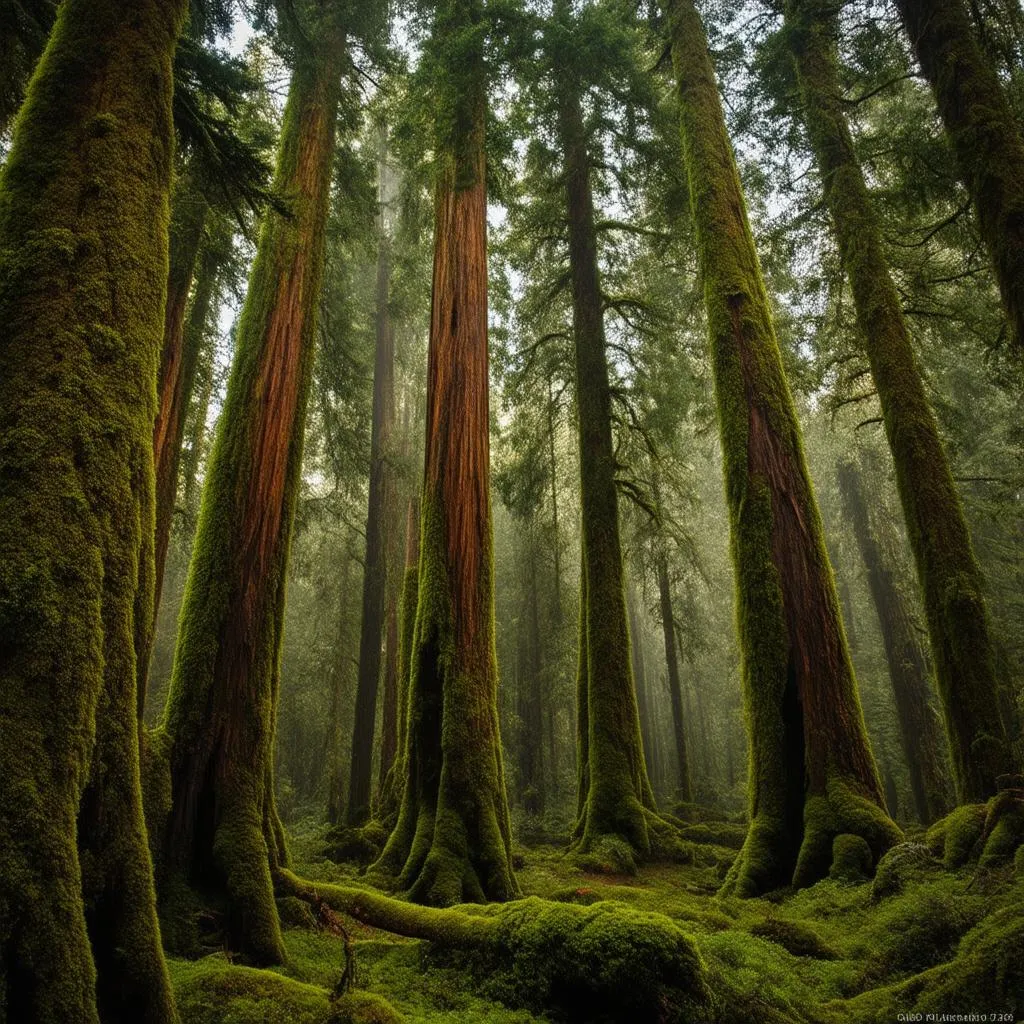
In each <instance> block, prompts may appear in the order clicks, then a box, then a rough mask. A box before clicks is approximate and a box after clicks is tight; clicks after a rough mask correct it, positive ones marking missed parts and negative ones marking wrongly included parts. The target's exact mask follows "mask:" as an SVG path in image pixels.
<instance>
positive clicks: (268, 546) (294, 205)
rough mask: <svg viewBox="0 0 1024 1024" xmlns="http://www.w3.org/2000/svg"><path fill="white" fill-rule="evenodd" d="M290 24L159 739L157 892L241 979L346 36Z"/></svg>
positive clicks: (269, 843)
mask: <svg viewBox="0 0 1024 1024" xmlns="http://www.w3.org/2000/svg"><path fill="white" fill-rule="evenodd" d="M291 14H292V16H299V15H301V16H303V17H304V19H308V20H307V21H306V23H305V24H304V25H302V30H301V31H298V26H295V29H296V33H295V34H296V36H297V38H296V40H295V45H294V46H293V47H292V54H293V61H294V71H293V74H292V81H291V86H290V88H289V93H288V102H287V104H286V107H285V112H284V120H283V124H282V128H281V141H280V150H279V154H278V166H277V173H276V178H275V186H274V187H275V192H276V193H277V194H279V195H281V196H282V197H283V198H284V199H285V200H287V201H288V202H289V203H290V204H291V212H290V216H283V215H282V214H280V213H278V212H276V211H273V212H270V213H269V214H268V216H267V218H266V220H265V221H264V225H263V229H262V232H261V235H260V241H259V246H258V249H257V253H256V259H255V262H254V264H253V268H252V272H251V274H250V279H249V289H248V293H247V295H246V301H245V305H244V307H243V310H242V314H241V317H240V320H239V325H238V332H237V338H236V354H235V360H234V364H233V366H232V370H231V378H230V380H229V382H228V390H227V396H226V398H225V402H224V411H223V413H222V415H221V418H220V424H219V426H218V430H217V436H216V439H215V441H214V446H213V451H212V453H211V455H210V464H209V469H208V471H207V477H206V484H205V487H204V491H203V501H202V509H201V512H200V516H199V525H198V530H197V535H196V542H195V550H194V553H193V556H192V563H191V565H190V568H189V577H188V583H187V586H186V591H185V598H184V603H183V605H182V611H181V620H180V625H179V635H178V646H177V650H176V652H175V658H174V668H173V672H172V677H171V686H170V692H169V694H168V700H167V707H166V711H165V715H164V722H163V726H162V728H163V732H164V734H165V735H164V737H163V738H162V746H163V748H164V750H165V753H166V756H167V758H168V761H169V770H170V783H171V794H172V801H171V807H170V813H169V815H168V818H167V821H166V822H165V823H162V827H161V829H160V832H161V835H162V843H161V848H162V853H163V856H164V858H165V859H166V865H165V871H166V872H167V875H166V876H165V877H170V875H180V876H182V877H183V878H184V880H185V881H186V882H187V883H189V884H191V885H192V886H193V887H195V888H196V889H197V890H199V891H200V892H211V893H213V894H215V895H217V896H219V897H220V899H221V900H222V901H223V903H224V904H225V906H226V910H227V921H226V928H225V932H226V936H227V939H228V942H229V943H230V945H231V946H232V947H233V948H235V949H237V950H239V951H240V952H241V953H243V954H244V955H245V956H246V957H247V958H248V959H249V960H251V961H252V962H255V963H278V962H281V961H282V960H283V959H284V947H283V945H282V942H281V933H280V926H279V922H278V918H277V910H276V908H275V905H274V897H273V888H272V883H271V867H272V865H273V864H274V862H275V861H276V860H277V859H278V856H279V854H280V842H279V836H278V829H277V827H276V825H277V823H276V815H275V814H274V812H273V790H272V786H271V784H270V772H271V766H272V762H271V745H272V739H273V732H274V721H275V713H276V694H277V671H278V668H277V666H278V658H279V651H280V644H281V624H282V615H283V608H284V600H285V582H286V570H287V561H288V550H289V542H290V537H291V528H292V520H293V516H294V509H295V499H296V492H297V488H298V484H299V477H300V470H301V462H302V446H303V436H304V425H305V414H306V404H307V401H306V400H307V397H308V393H309V387H310V379H311V373H312V364H313V338H314V319H315V314H316V307H317V301H318V297H319V291H320V283H321V278H322V272H323V262H324V244H325V243H324V239H325V222H326V218H327V211H328V199H329V195H330V183H331V169H332V163H333V160H332V158H333V154H334V150H335V121H336V116H337V111H338V104H339V98H340V94H341V72H342V68H343V66H344V61H345V55H346V50H345V43H344V40H345V36H346V29H347V28H348V26H347V25H345V24H344V23H343V21H342V18H341V16H340V15H339V13H338V11H337V10H336V9H335V8H334V5H332V4H327V3H323V4H321V3H319V2H315V3H313V2H311V3H310V4H308V5H303V8H302V10H301V12H299V11H298V9H297V8H292V9H291ZM285 27H287V23H286V26H285ZM313 40H316V41H315V42H313ZM173 888H174V887H173V886H168V887H167V891H168V892H170V891H172V890H173Z"/></svg>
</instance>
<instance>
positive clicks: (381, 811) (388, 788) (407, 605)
mask: <svg viewBox="0 0 1024 1024" xmlns="http://www.w3.org/2000/svg"><path fill="white" fill-rule="evenodd" d="M419 580H420V516H419V502H418V501H417V499H416V498H415V497H413V498H410V499H409V507H408V513H407V516H406V524H405V571H404V573H403V577H402V594H401V603H400V607H399V609H398V659H397V662H398V664H397V666H396V669H397V677H398V678H397V694H396V699H395V703H396V707H397V709H398V721H397V732H396V743H395V758H394V762H393V764H392V765H391V769H390V771H389V772H388V776H387V778H386V779H385V781H384V784H383V785H382V786H381V798H380V804H379V808H378V812H377V814H378V817H379V818H380V820H381V821H382V822H384V823H385V824H387V825H388V826H390V827H394V824H395V822H396V820H397V818H398V812H399V809H400V808H401V806H402V801H403V798H404V793H405V786H406V775H407V773H408V760H407V759H406V750H407V742H408V734H409V672H410V668H411V665H412V651H413V636H414V635H415V629H416V603H417V600H418V598H419V589H420V587H419Z"/></svg>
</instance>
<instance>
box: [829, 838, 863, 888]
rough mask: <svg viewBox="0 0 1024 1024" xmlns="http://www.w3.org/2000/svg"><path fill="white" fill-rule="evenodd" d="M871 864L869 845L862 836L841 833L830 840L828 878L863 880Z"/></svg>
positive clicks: (849, 880) (843, 880)
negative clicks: (830, 860)
mask: <svg viewBox="0 0 1024 1024" xmlns="http://www.w3.org/2000/svg"><path fill="white" fill-rule="evenodd" d="M873 866H874V859H873V858H872V856H871V847H870V846H868V844H867V840H865V839H864V838H863V837H862V836H856V835H850V834H849V833H843V834H841V835H838V836H836V837H835V839H833V840H832V866H831V867H830V868H829V871H828V875H829V878H834V879H835V880H836V881H837V882H863V881H866V880H867V878H868V877H869V876H870V875H871V869H872V867H873Z"/></svg>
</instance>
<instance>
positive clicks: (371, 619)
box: [346, 160, 395, 825]
mask: <svg viewBox="0 0 1024 1024" xmlns="http://www.w3.org/2000/svg"><path fill="white" fill-rule="evenodd" d="M381 166H382V167H383V160H381ZM383 173H384V172H383V170H382V171H381V174H382V176H383ZM381 194H382V195H383V182H382V186H381ZM390 276H391V272H390V259H389V255H388V241H387V238H386V237H385V235H384V226H383V218H382V220H381V236H380V244H379V250H378V257H377V345H376V353H375V358H374V368H373V423H372V427H371V434H370V497H369V506H368V509H367V513H366V557H365V559H364V562H363V565H364V572H363V617H362V626H361V627H360V634H359V682H358V684H357V687H356V714H355V722H354V725H353V732H352V766H351V770H350V772H349V790H348V808H347V810H346V820H347V821H348V823H349V824H350V825H361V824H363V822H365V821H366V819H367V818H368V817H369V816H370V789H371V782H372V777H373V739H374V732H375V726H376V721H377V689H378V686H379V683H380V665H381V640H382V634H383V632H384V597H385V592H386V590H387V573H388V566H387V557H386V552H387V546H388V538H387V535H386V534H387V530H386V525H387V521H388V518H389V505H390V503H391V501H393V500H394V494H393V491H394V488H393V485H392V482H391V480H390V476H391V473H390V470H389V467H388V458H389V455H390V453H389V450H388V449H389V445H390V443H391V432H392V426H393V424H394V419H395V389H394V371H395V333H394V329H393V328H392V326H391V318H390V316H389V315H388V300H389V293H390Z"/></svg>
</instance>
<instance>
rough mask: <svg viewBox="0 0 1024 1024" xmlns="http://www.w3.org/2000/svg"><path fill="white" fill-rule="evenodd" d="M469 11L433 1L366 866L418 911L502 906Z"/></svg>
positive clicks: (477, 64) (482, 106)
mask: <svg viewBox="0 0 1024 1024" xmlns="http://www.w3.org/2000/svg"><path fill="white" fill-rule="evenodd" d="M481 17H482V15H481V9H480V5H479V3H478V2H477V0H449V2H447V3H444V4H442V5H441V6H440V7H439V9H438V11H437V14H436V17H435V24H434V35H433V39H432V40H431V43H430V45H431V47H432V48H433V49H434V51H435V55H436V57H437V59H438V60H440V61H441V62H442V63H443V67H444V74H443V75H442V76H439V77H440V81H439V86H440V89H441V94H442V95H441V97H440V98H439V108H440V109H441V110H443V111H444V112H445V116H444V119H443V121H440V122H439V123H438V129H439V131H438V136H439V138H438V146H437V154H438V156H437V159H438V162H439V166H438V172H437V173H438V178H437V192H436V205H435V224H436V228H435V233H434V283H433V298H432V301H431V321H430V346H429V351H428V357H427V436H426V457H425V467H424V476H423V498H422V551H421V554H420V573H419V601H418V606H417V611H416V629H415V636H414V638H413V651H412V658H411V672H410V681H409V685H410V693H409V727H408V738H407V754H406V757H407V764H408V782H407V784H406V788H405V796H404V799H403V802H402V809H401V812H400V814H399V818H398V823H397V825H396V826H395V830H394V832H393V833H392V834H391V837H390V839H389V840H388V843H387V846H386V847H385V849H384V852H383V854H382V855H381V858H380V860H379V861H378V867H379V869H381V870H384V871H388V872H391V871H397V873H398V880H399V883H400V884H401V885H402V886H403V888H405V889H406V890H407V891H408V893H409V896H410V898H411V899H412V900H413V901H415V902H418V903H435V904H449V903H459V902H462V901H467V900H468V901H483V900H507V899H511V898H513V897H515V896H517V895H518V893H519V888H518V885H517V883H516V880H515V876H514V875H513V873H512V853H511V830H510V826H509V814H508V801H507V797H506V794H505V778H504V769H503V767H502V756H501V740H500V734H499V730H498V710H497V674H498V673H497V664H496V661H495V655H494V590H493V570H492V538H491V505H490V481H489V457H490V456H489V447H490V446H489V437H488V433H489V427H490V421H489V415H488V397H489V396H488V381H487V238H486V231H487V192H486V180H485V179H486V174H485V169H486V165H485V155H484V123H485V119H486V108H487V100H486V92H485V89H486V70H485V65H484V55H483V49H482V42H481V34H480V31H479V29H480V22H481Z"/></svg>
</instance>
